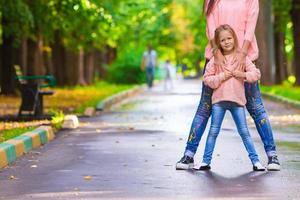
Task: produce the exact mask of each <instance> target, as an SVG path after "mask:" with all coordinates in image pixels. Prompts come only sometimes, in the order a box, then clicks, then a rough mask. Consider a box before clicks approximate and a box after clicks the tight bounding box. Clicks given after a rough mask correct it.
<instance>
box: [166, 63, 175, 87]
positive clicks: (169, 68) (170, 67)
mask: <svg viewBox="0 0 300 200" xmlns="http://www.w3.org/2000/svg"><path fill="white" fill-rule="evenodd" d="M173 69H174V67H173V65H172V64H171V62H170V60H169V59H168V60H166V62H165V63H164V72H165V73H164V74H165V77H164V89H165V91H167V90H169V89H173V78H172V76H173V75H172V73H173Z"/></svg>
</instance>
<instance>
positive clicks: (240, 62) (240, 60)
mask: <svg viewBox="0 0 300 200" xmlns="http://www.w3.org/2000/svg"><path fill="white" fill-rule="evenodd" d="M246 56H247V54H246V53H245V52H242V51H239V52H237V53H236V54H235V59H234V61H233V62H237V70H240V71H245V66H246Z"/></svg>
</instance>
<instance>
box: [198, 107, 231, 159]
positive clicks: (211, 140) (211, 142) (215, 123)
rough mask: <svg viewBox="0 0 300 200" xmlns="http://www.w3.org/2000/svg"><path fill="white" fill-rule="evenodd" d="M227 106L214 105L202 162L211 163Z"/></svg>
mask: <svg viewBox="0 0 300 200" xmlns="http://www.w3.org/2000/svg"><path fill="white" fill-rule="evenodd" d="M225 112H226V107H224V106H222V104H215V105H213V107H212V115H211V125H210V129H209V133H208V136H207V139H206V144H205V150H204V155H203V161H202V163H205V164H207V165H210V163H211V159H212V154H213V151H214V148H215V144H216V140H217V137H218V135H219V133H220V129H221V125H222V121H223V119H224V116H225Z"/></svg>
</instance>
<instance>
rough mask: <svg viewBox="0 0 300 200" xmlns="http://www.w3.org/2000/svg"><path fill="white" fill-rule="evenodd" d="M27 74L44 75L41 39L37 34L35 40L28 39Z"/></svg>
mask: <svg viewBox="0 0 300 200" xmlns="http://www.w3.org/2000/svg"><path fill="white" fill-rule="evenodd" d="M27 57H28V63H27V67H28V72H27V74H28V75H44V74H45V69H44V61H43V40H42V36H41V35H38V37H37V41H34V40H32V39H28V56H27Z"/></svg>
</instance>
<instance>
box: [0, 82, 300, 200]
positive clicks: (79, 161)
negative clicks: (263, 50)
mask: <svg viewBox="0 0 300 200" xmlns="http://www.w3.org/2000/svg"><path fill="white" fill-rule="evenodd" d="M200 85H201V83H200V82H198V81H185V82H177V83H176V89H175V90H174V91H173V92H169V93H165V92H163V91H162V87H160V86H158V87H155V88H154V89H153V90H152V91H146V92H145V93H143V94H142V95H140V96H138V97H135V98H132V99H130V100H127V101H126V102H124V103H123V104H121V105H119V106H116V107H115V108H114V109H113V110H112V111H111V112H106V113H103V114H102V115H101V116H98V117H94V118H85V119H81V122H82V124H81V127H80V128H79V129H77V130H72V131H68V130H65V131H60V132H59V133H58V135H57V138H56V140H54V141H53V142H51V143H48V144H46V145H45V146H43V147H42V148H39V149H37V150H35V151H33V152H31V153H29V154H27V155H25V156H24V157H22V158H21V159H19V160H18V161H17V162H16V163H15V164H14V165H12V166H10V167H9V168H7V169H4V170H2V171H1V173H0V199H5V200H8V199H22V200H26V199H39V200H44V199H145V200H146V199H147V200H148V199H158V200H160V199H192V200H193V199H202V200H211V199H217V200H220V199H224V200H227V199H238V200H246V199H249V200H253V199H259V200H268V199H278V200H279V199H280V200H285V199H300V191H299V188H300V156H299V152H298V151H293V150H291V149H289V148H285V147H284V146H280V147H279V158H280V161H281V163H282V170H281V171H280V172H252V166H251V164H250V161H249V160H248V158H247V153H246V151H245V150H244V147H243V146H242V142H241V139H240V138H239V136H238V134H237V133H236V131H235V127H234V124H233V122H232V119H231V116H230V115H227V116H226V118H225V120H224V123H223V127H222V133H221V134H220V136H219V138H218V142H217V145H216V149H215V154H214V159H213V163H212V170H211V171H210V172H200V171H193V170H190V171H176V170H175V163H176V161H177V160H178V159H179V158H180V157H181V156H182V153H183V150H184V147H185V142H186V138H187V132H188V130H189V128H190V124H191V121H192V118H193V115H194V113H195V110H196V107H197V104H198V101H199V92H200V91H201V88H200ZM265 103H266V107H267V108H268V109H269V113H270V115H272V116H274V119H275V120H274V123H276V120H277V121H280V120H281V119H280V117H278V116H281V117H284V116H285V115H287V114H289V115H290V114H294V116H297V115H299V113H300V111H297V110H293V109H290V108H287V107H284V106H282V105H279V104H276V103H273V102H268V101H266V102H265ZM280 123H282V122H280ZM286 123H287V122H286ZM294 123H295V122H294ZM249 126H250V127H251V126H252V125H251V123H250V124H249ZM292 130H294V129H292ZM250 131H251V134H252V135H253V137H254V140H255V145H256V148H257V150H258V152H259V155H260V157H261V160H262V162H263V163H266V158H265V154H264V150H263V147H262V144H261V142H260V140H259V138H258V134H257V133H256V131H255V129H250ZM283 132H284V131H283ZM283 132H281V131H276V133H275V137H276V138H284V139H285V140H286V141H298V140H299V135H298V134H299V133H298V134H297V133H293V131H290V130H289V131H287V132H288V133H283ZM206 134H207V133H206ZM206 134H205V135H204V137H203V138H206ZM204 142H205V141H204V140H203V141H202V142H201V144H200V147H199V151H198V153H197V155H196V163H199V162H200V160H201V157H202V153H203V146H204ZM298 144H299V143H298ZM298 149H299V148H298Z"/></svg>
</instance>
